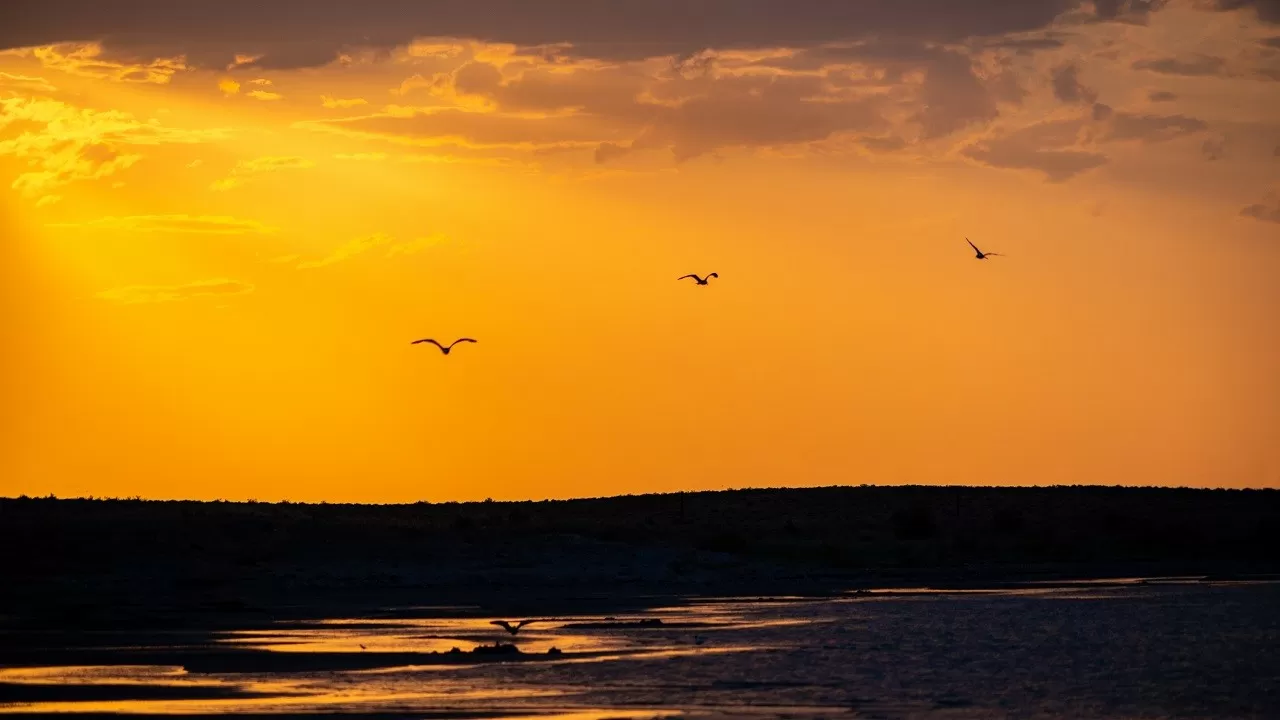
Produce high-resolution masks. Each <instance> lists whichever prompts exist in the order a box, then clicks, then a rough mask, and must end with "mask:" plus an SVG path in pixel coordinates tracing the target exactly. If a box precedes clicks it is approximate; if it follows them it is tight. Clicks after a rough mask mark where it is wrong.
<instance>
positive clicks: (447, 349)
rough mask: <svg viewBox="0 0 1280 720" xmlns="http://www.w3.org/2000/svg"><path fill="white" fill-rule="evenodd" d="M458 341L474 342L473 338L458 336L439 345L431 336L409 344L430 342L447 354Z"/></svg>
mask: <svg viewBox="0 0 1280 720" xmlns="http://www.w3.org/2000/svg"><path fill="white" fill-rule="evenodd" d="M460 342H469V343H473V342H475V340H472V339H471V338H458V339H457V340H454V341H453V342H451V343H449V344H448V345H441V344H440V343H438V342H436V341H435V340H432V339H431V338H423V339H421V340H414V341H413V342H411V343H409V344H410V345H417V344H418V343H431V344H432V345H435V346H436V347H438V348H440V352H442V353H444V354H445V355H448V354H449V351H450V350H452V349H453V346H454V345H457V344H458V343H460Z"/></svg>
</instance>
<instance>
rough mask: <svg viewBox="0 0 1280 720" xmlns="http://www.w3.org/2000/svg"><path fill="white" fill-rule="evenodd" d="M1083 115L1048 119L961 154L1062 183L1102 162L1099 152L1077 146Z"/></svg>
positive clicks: (1102, 156) (1104, 159) (985, 141)
mask: <svg viewBox="0 0 1280 720" xmlns="http://www.w3.org/2000/svg"><path fill="white" fill-rule="evenodd" d="M1084 127H1085V120H1084V119H1083V118H1076V119H1068V120H1050V121H1046V122H1041V123H1036V124H1034V125H1030V126H1027V127H1024V128H1022V129H1020V130H1015V131H1014V132H1011V133H1008V134H1005V135H1002V136H999V137H995V138H990V139H987V140H984V141H981V142H979V143H975V144H973V145H970V146H968V147H966V148H964V149H963V150H961V154H963V155H964V156H965V157H968V158H970V159H971V160H976V161H977V162H980V163H982V164H984V165H989V166H991V167H997V168H1007V169H1011V170H1036V171H1038V172H1041V173H1043V174H1044V176H1045V179H1046V180H1048V181H1049V182H1064V181H1066V180H1069V179H1071V178H1072V177H1074V176H1076V175H1078V174H1080V173H1082V172H1085V171H1086V170H1092V169H1093V168H1096V167H1099V166H1101V165H1104V164H1106V162H1107V157H1106V156H1105V155H1103V154H1101V153H1098V152H1093V151H1090V150H1083V149H1079V148H1078V147H1076V146H1077V144H1078V142H1079V139H1080V137H1081V132H1082V130H1083V129H1084Z"/></svg>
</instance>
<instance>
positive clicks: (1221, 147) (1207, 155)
mask: <svg viewBox="0 0 1280 720" xmlns="http://www.w3.org/2000/svg"><path fill="white" fill-rule="evenodd" d="M1200 152H1201V154H1203V155H1204V159H1205V160H1210V161H1212V160H1221V159H1222V158H1224V157H1226V156H1227V141H1226V140H1225V139H1224V138H1209V139H1207V140H1205V141H1204V143H1203V144H1201V145H1200Z"/></svg>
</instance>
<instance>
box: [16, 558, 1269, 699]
mask: <svg viewBox="0 0 1280 720" xmlns="http://www.w3.org/2000/svg"><path fill="white" fill-rule="evenodd" d="M465 615H466V610H465V608H446V609H441V611H440V612H439V613H437V614H435V615H434V616H433V613H432V611H431V610H430V609H429V608H401V609H395V608H391V609H388V610H387V612H386V613H385V614H384V615H383V616H381V617H378V618H372V619H341V618H339V619H332V620H326V621H321V622H314V623H288V624H281V625H279V626H278V627H270V628H266V629H262V628H258V629H253V630H243V631H228V632H219V633H216V634H214V635H213V636H211V637H210V638H207V641H205V642H200V643H194V644H193V643H190V642H187V641H183V642H177V641H175V642H174V643H172V644H168V645H163V644H161V646H157V644H156V643H155V642H151V643H150V644H148V645H145V646H141V645H136V644H130V642H129V639H130V638H129V635H128V634H125V633H121V634H120V637H119V641H120V642H119V644H116V645H113V644H112V643H111V642H109V641H108V640H109V639H110V638H107V640H104V641H103V642H104V643H105V648H103V649H101V650H99V651H96V652H95V653H94V654H93V655H92V657H93V659H94V662H93V663H89V664H85V665H81V666H74V667H71V666H57V667H13V666H10V667H4V668H0V713H19V714H31V713H51V712H71V713H88V712H98V713H135V714H175V713H180V714H188V715H189V714H205V715H216V714H233V713H234V714H244V713H250V714H268V713H269V714H275V715H280V716H284V717H288V716H314V715H317V714H328V713H338V712H342V713H362V714H370V713H379V714H384V715H385V716H387V717H494V716H502V717H526V716H527V717H548V716H554V717H574V718H584V719H586V718H632V717H636V718H642V717H643V718H647V717H790V718H810V717H848V718H991V717H1045V718H1153V717H1202V718H1237V717H1238V718H1254V717H1259V718H1270V717H1280V584H1278V583H1264V582H1252V583H1232V582H1222V583H1216V582H1215V583H1209V582H1201V581H1197V580H1163V581H1161V580H1148V581H1139V580H1136V579H1135V580H1130V581H1106V582H1096V583H1089V582H1082V583H1074V584H1062V583H1056V584H1053V585H1043V586H1036V585H1024V586H1021V587H1018V588H1016V589H997V590H966V591H931V590H920V589H898V590H895V589H891V588H887V589H877V590H875V591H874V592H873V593H872V594H871V595H858V596H855V595H852V594H850V595H848V596H843V597H837V598H826V599H799V598H764V599H761V598H724V599H699V600H691V601H689V602H688V603H687V604H681V605H676V606H670V607H653V608H650V609H649V610H646V611H644V612H639V613H631V614H627V615H625V616H617V617H602V616H598V615H593V616H570V615H566V616H556V617H547V618H543V619H541V621H540V622H537V623H533V624H531V625H529V626H527V627H525V628H523V629H522V630H521V631H520V632H519V634H518V635H515V636H511V635H508V634H507V633H506V632H505V631H503V630H502V629H500V628H497V627H494V626H493V625H491V624H489V620H491V619H492V618H488V617H483V618H480V617H465ZM639 621H647V622H645V623H644V624H638V623H639ZM656 621H661V622H656ZM495 642H503V643H514V644H515V645H516V646H517V647H518V648H519V650H520V653H519V654H515V653H514V652H512V651H510V650H509V649H507V651H506V653H504V654H499V653H497V652H494V653H490V654H484V655H482V654H473V653H472V652H471V651H472V650H473V649H474V648H476V647H477V646H485V645H488V646H492V645H493V644H494V643H495ZM454 648H457V651H453V649H454ZM552 648H555V650H556V651H558V652H553V653H550V654H549V653H548V651H550V650H552ZM104 658H105V660H104ZM108 661H109V662H108Z"/></svg>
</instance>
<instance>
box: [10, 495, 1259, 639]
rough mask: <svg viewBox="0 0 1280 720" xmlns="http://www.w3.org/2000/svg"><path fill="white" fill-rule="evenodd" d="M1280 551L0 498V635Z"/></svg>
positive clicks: (1230, 540)
mask: <svg viewBox="0 0 1280 720" xmlns="http://www.w3.org/2000/svg"><path fill="white" fill-rule="evenodd" d="M1277 541H1280V491H1277V490H1191V489H1163V488H1127V487H1088V486H1072V487H1049V488H969V487H872V486H864V487H835V488H813V489H785V490H737V491H724V492H702V493H680V494H671V495H644V496H625V497H616V498H604V499H592V500H567V501H546V502H520V503H506V502H482V503H441V504H430V503H417V504H412V505H327V504H319V505H309V504H298V503H275V504H271V503H228V502H184V501H140V500H56V499H46V498H34V499H32V498H21V499H11V498H5V499H0V547H5V548H9V551H8V552H7V553H6V558H5V566H6V567H5V570H4V572H5V576H6V577H7V578H8V579H9V582H7V583H6V584H7V586H8V588H7V590H6V592H3V593H0V631H6V630H7V631H13V630H16V629H18V628H22V629H27V630H33V629H47V630H60V631H72V630H85V631H90V630H94V629H108V628H114V629H122V628H139V629H141V628H146V629H148V630H155V629H187V630H192V629H198V630H216V629H218V628H222V627H232V626H234V627H238V628H246V627H255V626H266V625H270V624H272V623H276V622H279V621H283V620H309V619H321V618H326V617H330V618H331V617H369V618H376V617H377V616H378V615H379V614H380V613H383V612H385V611H386V609H387V608H398V610H397V614H399V615H400V616H402V617H403V616H404V613H405V612H411V611H407V610H406V608H411V607H414V606H451V607H453V608H454V610H452V611H450V610H444V612H462V613H467V614H474V615H491V616H495V617H500V616H516V615H535V614H548V613H584V612H585V613H608V612H614V613H617V612H625V611H627V610H629V609H639V608H642V607H646V606H652V605H654V604H662V603H664V602H679V601H680V600H681V599H682V598H687V597H696V596H702V597H717V596H752V597H759V596H787V595H801V596H827V595H831V594H835V593H840V592H843V591H847V590H854V589H857V588H868V587H880V588H885V587H923V586H931V587H940V588H962V587H998V586H1001V585H1004V584H1008V583H1020V582H1028V581H1044V580H1055V581H1062V580H1071V579H1082V578H1107V577H1112V578H1123V577H1139V576H1141V577H1159V576H1208V577H1217V578H1221V579H1228V578H1232V577H1248V576H1255V575H1259V574H1269V573H1280V558H1276V557H1273V556H1272V554H1271V553H1270V552H1269V548H1271V547H1274V546H1280V542H1277ZM424 612H427V613H430V614H433V615H437V616H438V615H440V614H441V612H442V609H441V608H439V607H432V608H431V609H429V610H424ZM0 662H3V658H0Z"/></svg>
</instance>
